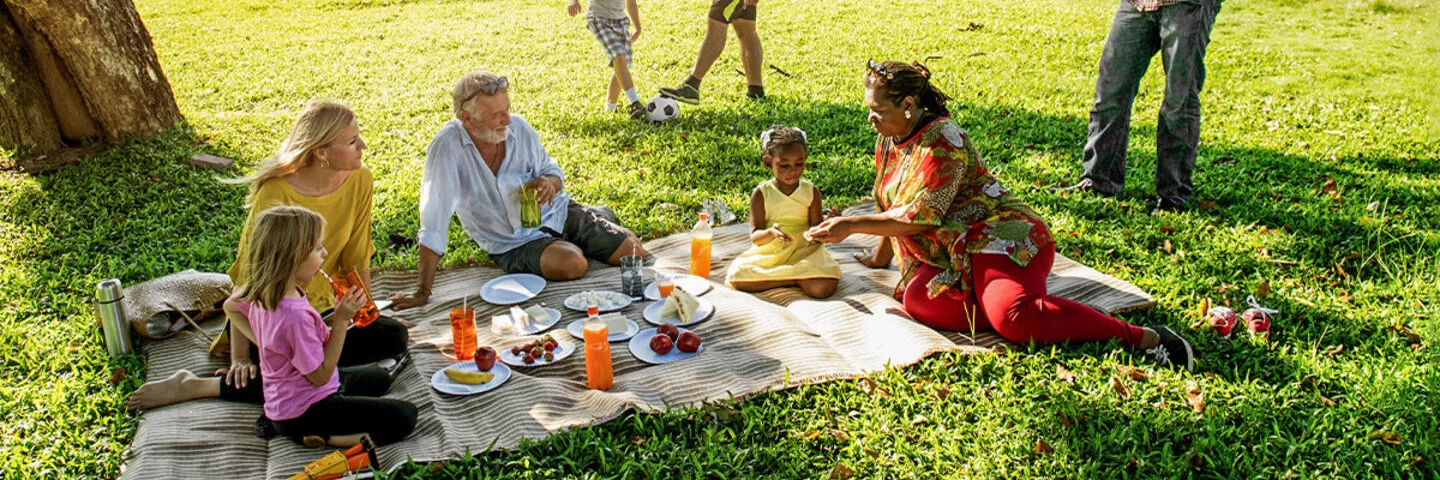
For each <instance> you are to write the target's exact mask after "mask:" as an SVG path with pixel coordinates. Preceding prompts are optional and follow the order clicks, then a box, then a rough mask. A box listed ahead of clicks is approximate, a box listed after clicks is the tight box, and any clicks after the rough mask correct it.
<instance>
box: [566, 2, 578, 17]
mask: <svg viewBox="0 0 1440 480" xmlns="http://www.w3.org/2000/svg"><path fill="white" fill-rule="evenodd" d="M566 10H568V11H569V12H570V16H572V17H573V16H576V15H579V14H580V0H570V6H569V7H566Z"/></svg>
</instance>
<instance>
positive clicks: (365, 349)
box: [220, 317, 410, 404]
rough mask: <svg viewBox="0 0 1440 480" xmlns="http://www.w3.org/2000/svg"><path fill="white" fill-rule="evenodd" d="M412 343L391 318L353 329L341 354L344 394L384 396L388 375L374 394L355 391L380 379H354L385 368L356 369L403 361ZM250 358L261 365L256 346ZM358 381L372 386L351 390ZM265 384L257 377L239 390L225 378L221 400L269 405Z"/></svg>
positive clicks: (341, 390) (341, 377) (221, 389)
mask: <svg viewBox="0 0 1440 480" xmlns="http://www.w3.org/2000/svg"><path fill="white" fill-rule="evenodd" d="M409 343H410V331H409V330H407V329H406V328H405V326H404V325H401V324H400V322H397V321H395V320H393V319H390V318H385V317H380V318H379V319H377V320H375V322H374V323H371V324H370V325H369V326H366V327H365V328H351V329H350V331H349V332H347V333H346V335H345V347H344V348H342V349H341V350H340V361H339V365H340V392H341V393H346V394H348V395H364V396H371V397H378V396H381V395H384V394H385V391H386V390H389V388H390V377H389V376H388V375H385V376H384V381H385V386H384V388H382V389H380V390H379V391H378V392H377V393H374V394H366V393H353V391H354V390H353V389H356V388H358V389H359V390H364V391H371V390H369V389H370V388H373V382H375V381H377V379H375V378H374V377H370V378H358V379H355V380H352V379H351V378H350V377H358V376H361V373H362V372H364V371H366V370H372V369H373V370H377V371H379V372H380V373H382V374H384V373H385V370H384V369H381V368H377V367H356V365H367V364H371V363H375V362H378V361H380V360H383V359H386V358H395V357H399V356H400V354H402V353H405V346H406V345H407V344H409ZM250 358H251V359H253V360H254V361H256V362H259V361H260V350H259V349H258V348H256V347H255V344H253V343H252V344H250ZM355 381H359V382H362V383H365V384H371V385H367V386H365V387H351V388H347V386H350V384H352V383H354V382H355ZM261 383H262V382H261V379H260V375H256V376H255V378H252V379H250V381H249V382H248V383H247V384H246V385H245V388H236V387H235V386H234V385H229V384H226V383H225V379H224V378H221V379H220V398H223V399H226V400H230V401H235V402H245V403H254V404H263V403H265V390H264V388H263V387H262V386H261Z"/></svg>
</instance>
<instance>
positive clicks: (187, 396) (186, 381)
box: [125, 370, 220, 410]
mask: <svg viewBox="0 0 1440 480" xmlns="http://www.w3.org/2000/svg"><path fill="white" fill-rule="evenodd" d="M219 395H220V379H219V378H200V377H197V376H195V374H193V373H190V372H189V371H186V370H181V371H178V372H175V374H174V375H171V376H170V377H169V378H166V379H164V380H157V381H154V382H150V383H146V384H144V385H141V386H140V388H139V389H137V390H135V393H132V394H130V398H129V399H128V400H126V401H125V409H126V410H144V409H151V408H156V407H163V406H166V405H171V404H175V403H180V402H184V401H186V400H194V399H197V398H201V397H215V396H219Z"/></svg>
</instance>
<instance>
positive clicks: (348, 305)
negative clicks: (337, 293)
mask: <svg viewBox="0 0 1440 480" xmlns="http://www.w3.org/2000/svg"><path fill="white" fill-rule="evenodd" d="M364 306H365V289H364V288H352V289H350V291H347V292H345V296H343V297H340V300H339V301H337V302H335V312H334V313H333V314H332V315H331V316H330V325H331V326H332V327H333V326H335V325H344V324H345V323H344V322H349V321H350V319H352V318H355V312H358V311H360V308H361V307H364Z"/></svg>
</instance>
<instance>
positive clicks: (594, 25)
mask: <svg viewBox="0 0 1440 480" xmlns="http://www.w3.org/2000/svg"><path fill="white" fill-rule="evenodd" d="M635 2H636V0H590V13H588V14H586V15H585V25H586V26H588V27H589V28H590V33H593V34H595V39H596V40H599V41H600V47H601V48H604V49H605V56H607V57H609V58H610V67H611V68H613V69H615V74H614V75H611V76H610V90H609V91H608V92H606V97H605V102H606V103H605V111H607V112H613V111H615V101H616V100H618V99H619V98H620V92H621V91H622V90H623V91H624V92H625V99H626V100H629V101H630V118H633V119H636V120H639V119H643V118H645V104H643V103H640V95H639V94H637V93H635V81H634V80H633V79H632V78H631V77H630V60H631V59H632V58H634V56H635V52H634V46H633V42H635V40H638V39H640V6H639V5H638V4H636V3H635ZM568 10H569V12H570V16H572V17H573V16H575V15H578V14H579V13H580V0H570V5H569V7H568ZM627 11H628V12H629V13H630V18H626V17H625V13H626V12H627ZM631 22H634V23H635V33H633V34H632V33H630V23H631Z"/></svg>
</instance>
